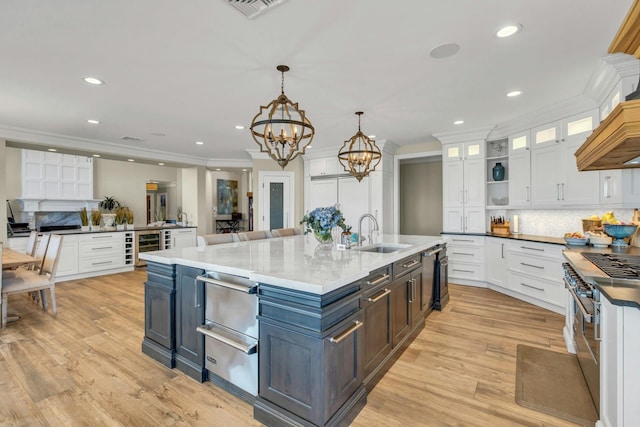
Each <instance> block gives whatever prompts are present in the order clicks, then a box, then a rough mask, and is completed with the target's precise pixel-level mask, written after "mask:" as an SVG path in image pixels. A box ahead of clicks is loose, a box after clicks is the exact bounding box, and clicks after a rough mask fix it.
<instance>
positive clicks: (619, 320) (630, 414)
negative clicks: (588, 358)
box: [599, 295, 640, 427]
mask: <svg viewBox="0 0 640 427" xmlns="http://www.w3.org/2000/svg"><path fill="white" fill-rule="evenodd" d="M600 302H601V305H600V318H601V327H600V331H601V335H602V339H601V341H600V361H599V362H600V424H601V425H602V426H604V427H631V426H637V425H638V420H640V405H638V402H640V364H638V358H639V357H640V340H638V330H640V309H638V308H637V307H628V306H619V305H613V304H612V303H611V302H610V301H609V300H608V299H607V298H606V297H605V296H604V295H601V301H600Z"/></svg>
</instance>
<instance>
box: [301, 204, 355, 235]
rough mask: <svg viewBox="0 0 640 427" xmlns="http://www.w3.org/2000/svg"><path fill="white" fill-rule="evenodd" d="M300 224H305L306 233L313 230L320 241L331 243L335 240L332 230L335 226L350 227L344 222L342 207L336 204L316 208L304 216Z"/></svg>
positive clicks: (345, 228)
mask: <svg viewBox="0 0 640 427" xmlns="http://www.w3.org/2000/svg"><path fill="white" fill-rule="evenodd" d="M300 224H304V234H307V233H311V232H313V234H314V236H315V237H316V239H317V240H318V242H320V243H331V242H332V241H333V236H332V234H331V231H332V230H333V228H334V227H340V228H342V229H343V230H347V229H348V228H350V227H347V225H346V224H345V223H344V217H343V216H342V212H340V209H338V208H336V207H335V206H329V207H326V208H315V209H314V210H312V211H311V212H309V213H308V214H306V215H305V216H303V217H302V221H300Z"/></svg>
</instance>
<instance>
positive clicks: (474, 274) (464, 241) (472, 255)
mask: <svg viewBox="0 0 640 427" xmlns="http://www.w3.org/2000/svg"><path fill="white" fill-rule="evenodd" d="M442 237H443V238H444V239H445V240H446V242H447V256H448V258H449V280H450V281H452V282H453V283H461V284H471V285H477V283H476V282H483V281H484V239H485V238H484V236H470V235H466V234H465V235H451V234H449V235H443V236H442Z"/></svg>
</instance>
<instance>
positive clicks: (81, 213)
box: [78, 208, 89, 231]
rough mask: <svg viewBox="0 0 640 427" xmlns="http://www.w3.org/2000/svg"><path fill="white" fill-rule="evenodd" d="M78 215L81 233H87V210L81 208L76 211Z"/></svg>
mask: <svg viewBox="0 0 640 427" xmlns="http://www.w3.org/2000/svg"><path fill="white" fill-rule="evenodd" d="M78 215H79V216H80V224H81V225H82V230H83V231H89V212H87V208H82V209H80V210H79V211H78Z"/></svg>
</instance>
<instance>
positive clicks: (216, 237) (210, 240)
mask: <svg viewBox="0 0 640 427" xmlns="http://www.w3.org/2000/svg"><path fill="white" fill-rule="evenodd" d="M196 240H197V241H198V246H199V247H202V246H209V245H219V244H221V243H233V242H237V241H239V239H238V235H237V234H236V233H223V234H205V235H203V236H197V238H196Z"/></svg>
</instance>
